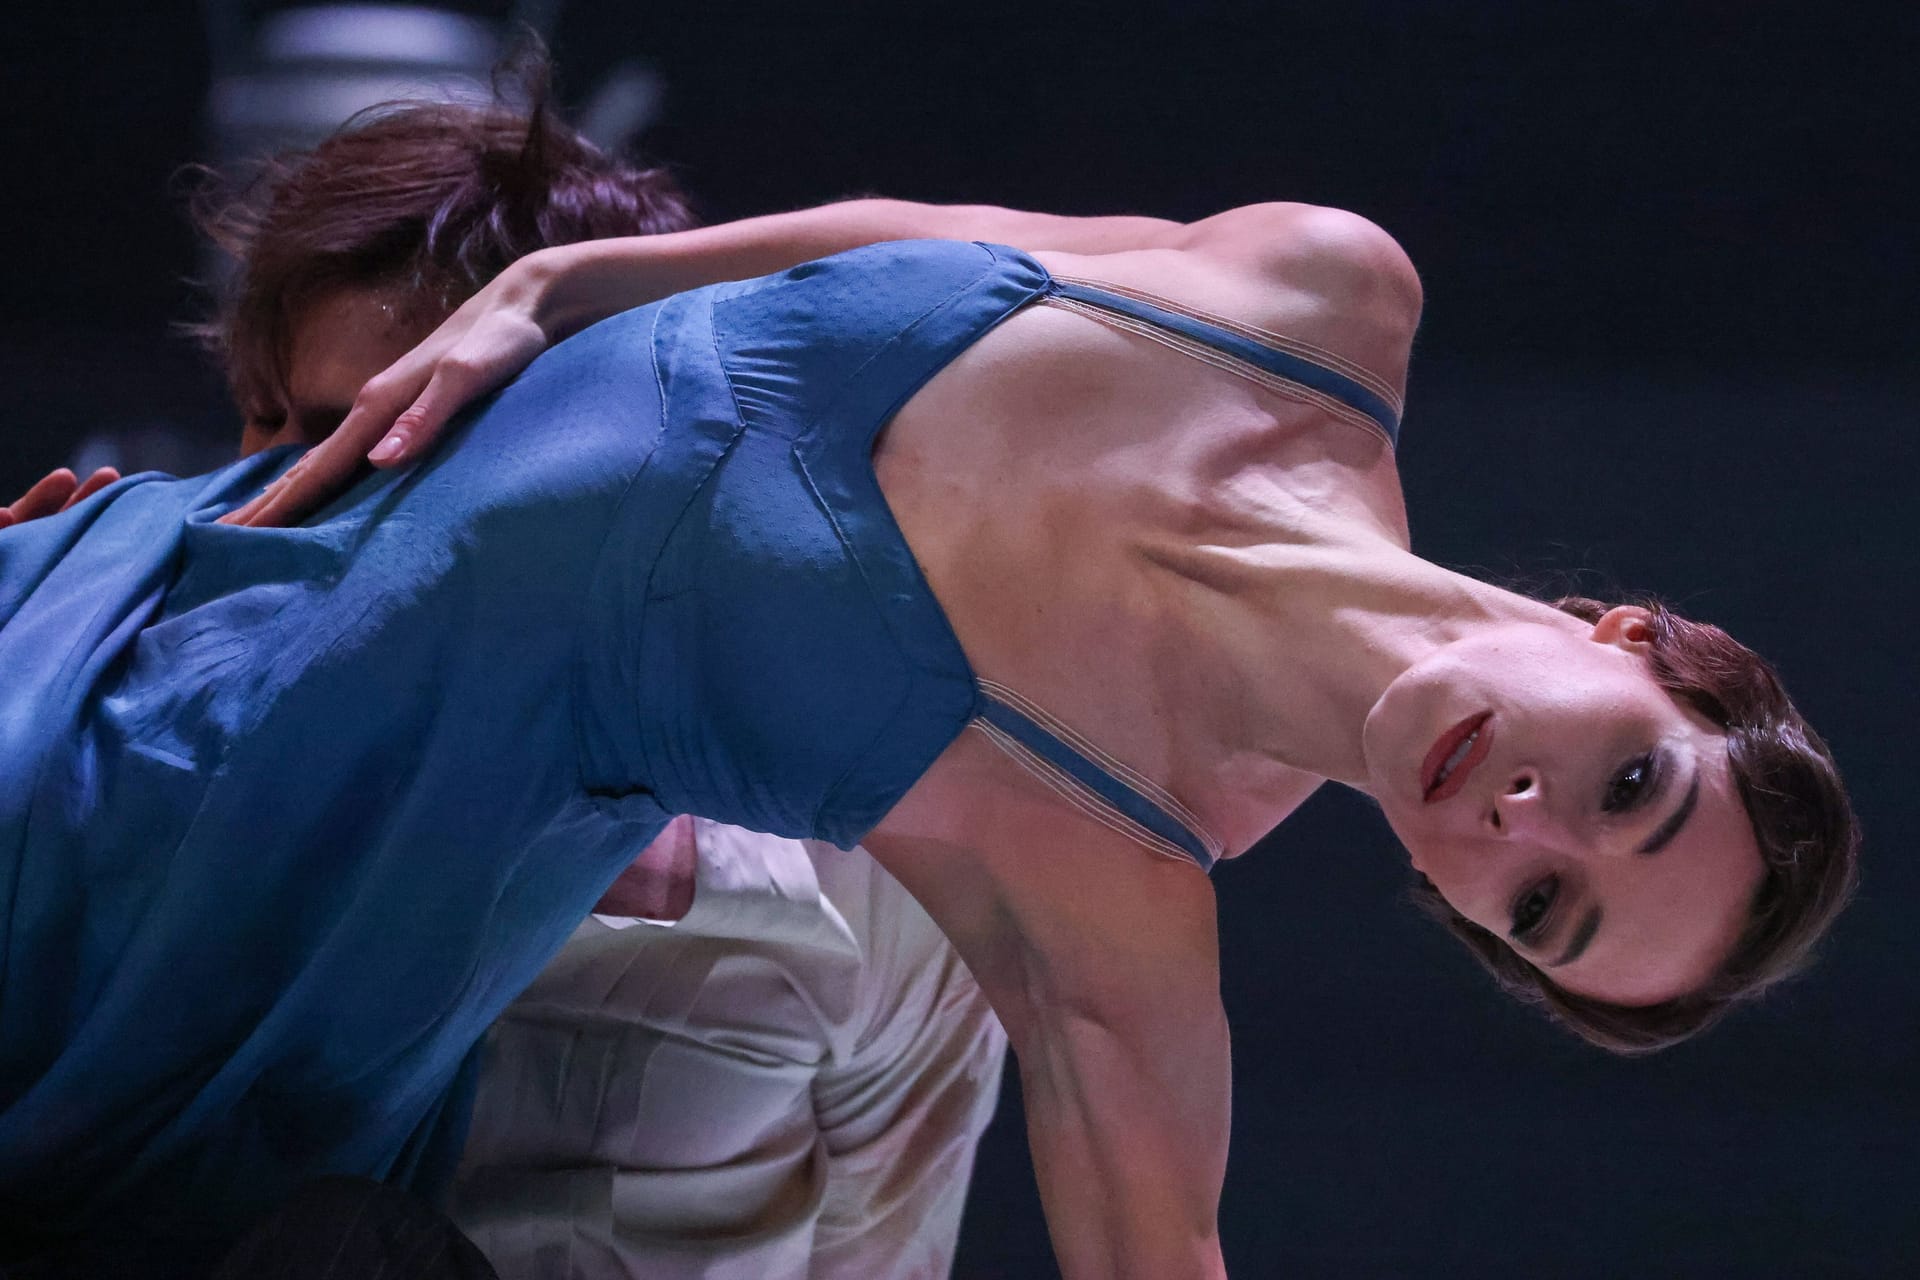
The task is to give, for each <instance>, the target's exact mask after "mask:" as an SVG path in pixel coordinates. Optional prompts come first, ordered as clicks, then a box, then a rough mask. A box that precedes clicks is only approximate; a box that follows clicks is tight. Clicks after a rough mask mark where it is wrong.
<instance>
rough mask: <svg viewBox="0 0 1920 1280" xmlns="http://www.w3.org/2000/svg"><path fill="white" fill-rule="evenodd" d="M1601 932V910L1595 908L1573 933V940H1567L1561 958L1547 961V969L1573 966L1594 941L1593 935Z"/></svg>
mask: <svg viewBox="0 0 1920 1280" xmlns="http://www.w3.org/2000/svg"><path fill="white" fill-rule="evenodd" d="M1599 931H1600V908H1598V907H1595V908H1593V909H1592V910H1591V911H1589V912H1587V917H1586V919H1584V920H1582V921H1581V922H1580V927H1579V928H1578V929H1575V930H1574V931H1573V936H1572V937H1571V938H1568V939H1567V946H1566V950H1564V951H1562V952H1561V953H1560V958H1559V959H1557V960H1549V961H1547V968H1549V969H1558V968H1559V967H1560V966H1561V965H1563V964H1572V963H1573V962H1574V961H1575V960H1578V959H1579V958H1580V957H1581V955H1583V954H1584V953H1585V952H1586V949H1587V944H1589V943H1590V942H1592V941H1593V935H1594V934H1596V933H1598V932H1599Z"/></svg>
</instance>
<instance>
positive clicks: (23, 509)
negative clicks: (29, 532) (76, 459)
mask: <svg viewBox="0 0 1920 1280" xmlns="http://www.w3.org/2000/svg"><path fill="white" fill-rule="evenodd" d="M79 487H80V480H79V477H77V476H75V475H74V474H73V472H71V471H69V470H67V469H66V468H65V467H61V468H60V469H59V470H58V471H55V472H52V473H51V474H49V475H47V476H46V477H45V478H43V479H42V480H41V481H40V483H38V484H36V485H34V486H33V488H31V489H29V490H27V492H26V495H25V496H24V497H22V498H21V499H20V500H19V501H18V502H15V503H14V504H13V505H12V506H11V507H9V508H7V510H8V513H9V514H10V515H11V516H12V517H13V518H12V520H11V521H9V523H16V524H17V523H19V522H21V521H25V520H38V519H40V518H41V517H42V516H50V515H52V514H53V513H54V512H56V511H59V510H61V509H62V508H64V507H65V506H66V505H67V502H68V500H69V499H71V498H72V497H73V494H74V491H75V490H76V489H78V488H79Z"/></svg>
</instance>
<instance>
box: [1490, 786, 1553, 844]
mask: <svg viewBox="0 0 1920 1280" xmlns="http://www.w3.org/2000/svg"><path fill="white" fill-rule="evenodd" d="M1547 801H1548V797H1547V791H1546V786H1545V784H1544V783H1543V782H1542V781H1541V778H1540V774H1539V772H1538V771H1537V770H1534V769H1524V768H1523V769H1515V770H1514V771H1513V774H1512V776H1510V777H1509V778H1508V779H1507V781H1506V785H1505V786H1503V787H1502V788H1501V790H1500V793H1499V794H1498V795H1496V796H1494V798H1493V804H1492V806H1491V807H1490V808H1489V809H1488V811H1487V819H1486V820H1487V825H1488V826H1490V827H1491V828H1492V829H1493V830H1494V831H1495V832H1496V833H1498V834H1499V835H1502V836H1505V837H1507V838H1508V839H1512V840H1525V841H1527V842H1529V843H1535V844H1551V845H1559V844H1563V843H1565V841H1564V840H1563V839H1562V838H1561V837H1562V836H1563V834H1564V833H1563V832H1562V830H1561V826H1560V824H1559V823H1558V822H1557V821H1556V820H1555V818H1554V815H1553V809H1552V806H1551V805H1549V804H1548V803H1547Z"/></svg>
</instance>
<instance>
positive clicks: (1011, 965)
mask: <svg viewBox="0 0 1920 1280" xmlns="http://www.w3.org/2000/svg"><path fill="white" fill-rule="evenodd" d="M985 797H990V800H988V799H984V798H985ZM867 846H868V848H869V849H870V850H871V851H872V852H873V854H874V856H875V857H877V858H878V859H879V860H880V861H881V862H882V864H883V865H885V866H886V868H887V869H888V871H889V872H891V873H892V874H893V875H894V877H895V878H896V879H898V880H899V881H900V882H901V883H902V884H904V885H905V886H906V887H907V889H908V890H909V891H910V892H912V893H913V895H914V896H915V897H916V898H918V899H919V900H920V902H921V904H922V905H923V906H925V907H926V909H927V912H928V914H929V915H931V916H932V917H933V919H934V921H935V922H936V923H937V924H938V925H939V926H940V928H941V929H942V930H943V931H944V932H945V933H946V934H947V936H948V938H949V939H951V940H952V942H953V943H954V945H955V947H956V948H957V949H958V950H959V952H960V955H961V958H962V959H964V960H965V961H966V962H967V965H968V967H969V968H970V969H971V970H972V971H973V974H974V977H975V978H976V979H977V980H978V981H979V983H980V986H981V989H982V990H983V991H984V992H985V993H986V996H987V999H988V1000H989V1001H990V1002H991V1003H992V1004H993V1006H994V1009H995V1011H996V1012H997V1013H998V1014H999V1015H1000V1019H1001V1022H1002V1023H1003V1024H1004V1025H1005V1027H1006V1029H1007V1035H1008V1038H1009V1040H1010V1041H1011V1043H1012V1046H1013V1050H1014V1053H1015V1055H1016V1057H1017V1060H1018V1063H1019V1068H1020V1079H1021V1085H1022V1089H1023V1093H1024V1099H1025V1103H1026V1111H1027V1132H1028V1140H1029V1143H1030V1145H1031V1149H1032V1154H1033V1165H1034V1171H1035V1174H1036V1176H1037V1177H1038V1180H1039V1184H1040V1195H1041V1200H1042V1202H1043V1203H1044V1205H1045V1207H1046V1211H1047V1226H1048V1230H1049V1233H1050V1234H1051V1236H1052V1238H1053V1245H1054V1250H1055V1253H1056V1254H1057V1256H1058V1258H1059V1262H1060V1265H1061V1269H1062V1271H1063V1272H1064V1274H1065V1275H1066V1276H1067V1277H1069V1280H1081V1278H1086V1280H1095V1278H1098V1280H1115V1278H1130V1277H1139V1278H1141V1280H1146V1278H1148V1277H1151V1278H1152V1280H1215V1278H1216V1277H1219V1276H1222V1275H1223V1274H1224V1269H1223V1264H1222V1261H1221V1254H1220V1245H1219V1237H1218V1228H1217V1217H1218V1212H1219V1200H1220V1189H1221V1183H1222V1180H1223V1179H1224V1177H1225V1173H1226V1154H1227V1136H1228V1129H1229V1115H1230V1111H1231V1084H1230V1058H1229V1047H1228V1040H1227V1025H1226V1015H1225V1012H1224V1009H1223V1007H1222V1005H1221V1002H1220V970H1219V946H1218V938H1217V934H1216V929H1215V911H1214V896H1213V887H1212V884H1211V882H1210V881H1209V880H1208V879H1207V877H1206V876H1205V875H1204V874H1202V873H1201V872H1200V870H1199V869H1198V868H1196V867H1194V866H1192V865H1191V864H1189V863H1185V862H1180V861H1175V860H1173V859H1170V858H1167V857H1165V856H1163V855H1160V854H1156V853H1152V852H1150V851H1148V850H1146V849H1144V848H1143V847H1141V846H1139V845H1136V844H1134V843H1132V842H1131V841H1129V840H1127V839H1126V838H1125V837H1122V836H1118V835H1116V834H1114V833H1113V832H1112V831H1110V830H1108V829H1107V828H1106V827H1104V826H1102V825H1101V824H1099V823H1097V822H1094V821H1092V820H1090V819H1088V818H1085V817H1083V816H1081V815H1080V814H1079V813H1078V812H1077V811H1075V810H1073V809H1071V808H1070V807H1068V806H1065V805H1062V804H1059V803H1058V801H1057V799H1056V798H1055V797H1054V796H1053V794H1052V793H1051V792H1049V791H1047V790H1046V789H1045V788H1044V786H1042V785H1041V784H1039V783H1037V782H1032V781H1030V780H1029V779H1027V778H1026V776H1025V775H1024V774H1022V773H1020V772H1019V770H1018V767H1017V766H1016V765H1014V764H1013V763H1012V762H1011V761H1009V760H1007V759H1006V758H1005V757H1003V756H1001V755H1000V754H999V753H998V752H997V751H996V750H995V749H994V748H993V747H992V746H991V745H989V744H988V743H987V742H986V740H985V739H984V738H981V737H980V736H979V735H977V734H970V733H969V734H962V735H961V737H960V738H959V739H958V740H957V741H956V742H955V743H954V744H953V745H952V746H950V747H949V748H948V750H947V751H946V753H944V754H943V755H942V757H941V759H940V762H939V763H938V764H936V766H935V767H934V769H933V770H932V771H931V772H929V773H928V774H927V776H926V777H924V778H923V779H922V780H921V782H920V783H919V784H916V786H915V787H914V789H913V790H912V791H911V792H909V793H908V795H907V797H906V798H905V799H903V800H902V801H901V803H900V804H899V805H898V806H896V808H895V809H894V811H893V813H892V814H890V815H889V817H888V819H887V821H886V822H885V823H883V824H882V827H881V829H880V830H879V831H876V832H874V833H873V834H872V835H871V836H869V837H868V840H867Z"/></svg>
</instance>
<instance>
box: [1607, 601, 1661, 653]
mask: <svg viewBox="0 0 1920 1280" xmlns="http://www.w3.org/2000/svg"><path fill="white" fill-rule="evenodd" d="M1593 639H1594V641H1595V642H1596V643H1598V644H1610V645H1615V646H1618V647H1619V648H1622V649H1629V650H1632V651H1634V652H1636V653H1639V652H1644V651H1645V650H1646V649H1647V648H1648V646H1650V645H1651V644H1652V643H1653V614H1652V613H1651V612H1650V611H1649V610H1646V609H1643V608H1641V607H1640V606H1639V605H1637V604H1618V605H1615V606H1614V607H1613V608H1611V609H1609V610H1607V611H1606V612H1605V613H1603V614H1601V615H1600V620H1599V621H1598V622H1596V623H1594V624H1593Z"/></svg>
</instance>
